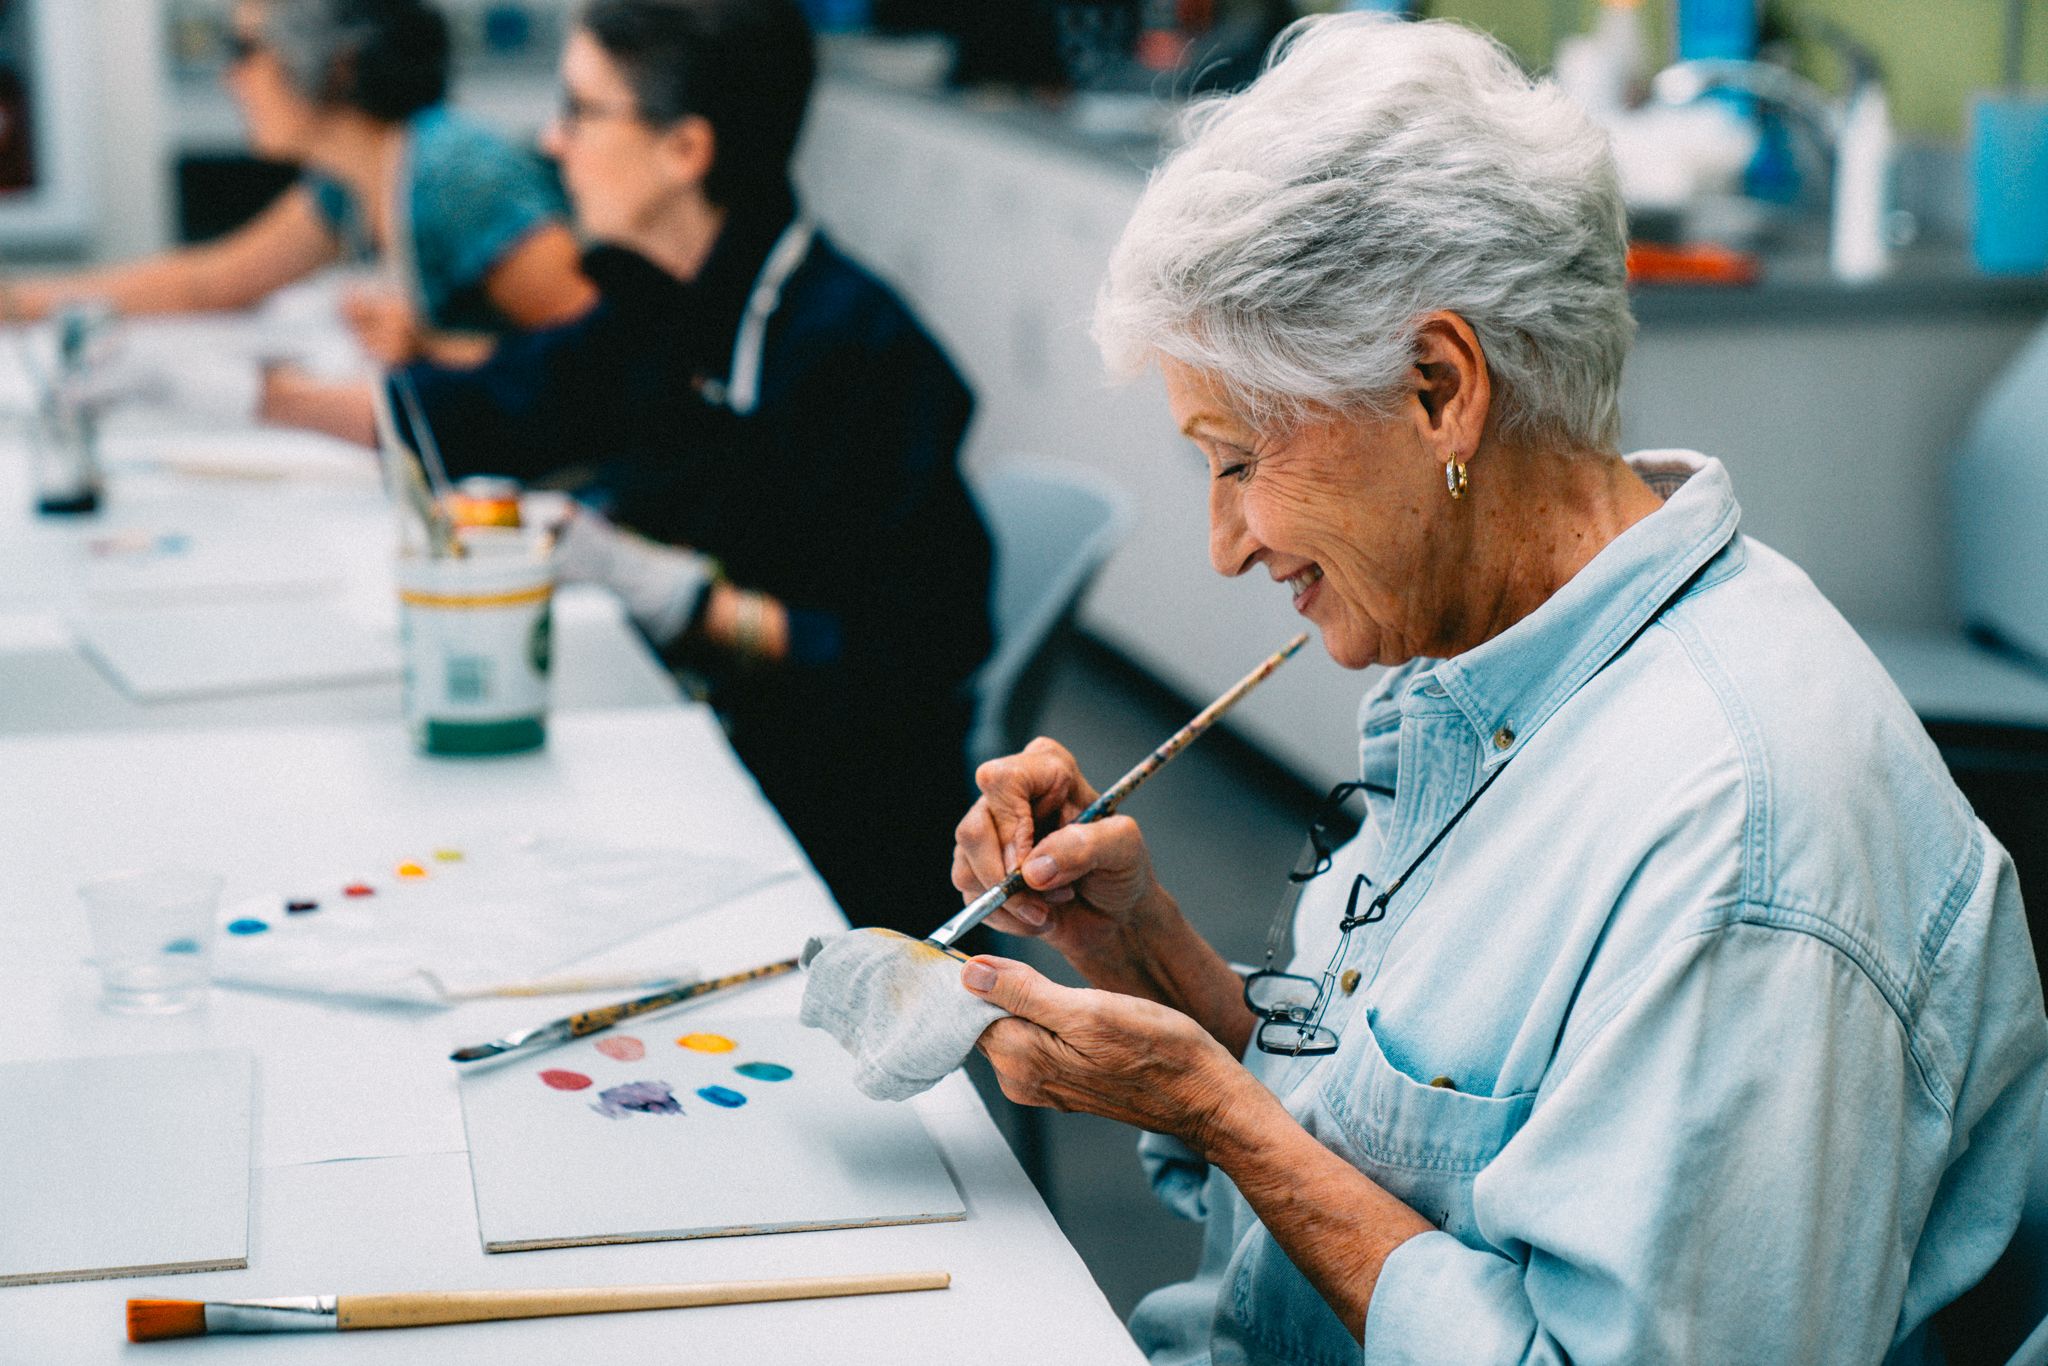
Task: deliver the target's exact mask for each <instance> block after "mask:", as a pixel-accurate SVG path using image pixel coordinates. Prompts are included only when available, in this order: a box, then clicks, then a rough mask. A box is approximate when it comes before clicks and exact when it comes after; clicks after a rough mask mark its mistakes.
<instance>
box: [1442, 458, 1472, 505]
mask: <svg viewBox="0 0 2048 1366" xmlns="http://www.w3.org/2000/svg"><path fill="white" fill-rule="evenodd" d="M1467 482H1468V481H1467V480H1466V478H1465V462H1464V461H1462V460H1460V459H1458V457H1457V456H1455V455H1454V456H1452V457H1451V458H1450V459H1449V460H1446V461H1444V488H1445V490H1446V491H1448V492H1449V493H1450V495H1451V501H1452V502H1456V501H1457V500H1458V499H1460V498H1463V497H1464V496H1465V485H1466V484H1467Z"/></svg>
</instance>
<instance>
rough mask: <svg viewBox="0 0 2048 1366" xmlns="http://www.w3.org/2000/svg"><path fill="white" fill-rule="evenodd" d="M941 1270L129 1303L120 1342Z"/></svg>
mask: <svg viewBox="0 0 2048 1366" xmlns="http://www.w3.org/2000/svg"><path fill="white" fill-rule="evenodd" d="M952 1283H953V1278H952V1276H951V1275H949V1274H948V1273H946V1272H944V1271H897V1272H888V1273H884V1274H882V1275H876V1276H800V1277H793V1278H791V1279H789V1280H780V1281H708V1282H704V1283H701V1284H697V1285H637V1286H634V1285H622V1286H592V1287H578V1288H574V1289H568V1290H430V1291H422V1292H416V1293H413V1294H402V1295H304V1296H299V1297H297V1298H292V1299H274V1300H215V1301H210V1302H209V1301H201V1300H130V1301H128V1340H129V1341H130V1342H155V1341H158V1340H160V1339H163V1338H196V1337H202V1336H206V1335H209V1334H213V1333H298V1332H335V1331H341V1332H347V1331H349V1330H351V1329H357V1328H420V1327H424V1326H426V1325H428V1324H435V1323H487V1322H490V1321H491V1320H494V1319H540V1318H552V1317H554V1316H555V1315H558V1314H612V1313H617V1312H619V1311H621V1310H628V1309H695V1308H699V1307H701V1306H704V1305H713V1304H760V1303H763V1302H765V1301H769V1300H815V1299H826V1298H830V1297H833V1296H839V1295H893V1294H896V1293H899V1292H901V1291H906V1290H944V1289H945V1288H946V1287H947V1286H949V1285H951V1284H952Z"/></svg>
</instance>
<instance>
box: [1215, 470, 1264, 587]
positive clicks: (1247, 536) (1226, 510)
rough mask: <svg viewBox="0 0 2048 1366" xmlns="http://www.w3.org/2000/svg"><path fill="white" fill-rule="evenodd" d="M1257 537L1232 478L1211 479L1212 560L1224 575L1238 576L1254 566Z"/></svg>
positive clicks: (1218, 571)
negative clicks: (1246, 519)
mask: <svg viewBox="0 0 2048 1366" xmlns="http://www.w3.org/2000/svg"><path fill="white" fill-rule="evenodd" d="M1258 548H1259V546H1258V540H1257V538H1255V537H1254V536H1253V535H1252V534H1251V528H1249V527H1247V526H1246V525H1245V520H1244V511H1243V508H1242V506H1241V505H1240V502H1239V499H1238V494H1237V482H1236V481H1235V480H1233V479H1211V480H1210V481H1209V563H1210V564H1211V565H1213V566H1215V569H1216V572H1217V573H1219V574H1221V575H1223V576H1224V577H1225V578H1236V577H1237V576H1238V575H1239V574H1242V573H1244V571H1245V570H1247V569H1249V568H1251V564H1252V555H1253V553H1254V552H1256V551H1257V550H1258Z"/></svg>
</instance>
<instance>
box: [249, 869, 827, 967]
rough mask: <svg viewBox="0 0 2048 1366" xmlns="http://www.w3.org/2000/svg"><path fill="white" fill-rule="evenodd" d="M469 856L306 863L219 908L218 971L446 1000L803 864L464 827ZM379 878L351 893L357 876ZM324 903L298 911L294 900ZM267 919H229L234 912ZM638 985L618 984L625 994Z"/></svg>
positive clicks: (693, 910) (559, 963) (713, 902)
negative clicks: (483, 834)
mask: <svg viewBox="0 0 2048 1366" xmlns="http://www.w3.org/2000/svg"><path fill="white" fill-rule="evenodd" d="M462 850H463V857H462V859H461V861H460V862H454V863H442V862H437V861H435V860H434V859H432V858H431V856H430V855H429V853H428V851H427V850H425V849H420V850H416V851H414V852H413V853H412V854H411V855H410V857H412V858H415V859H418V860H419V862H418V863H416V864H415V865H414V866H415V867H416V868H418V870H419V871H420V872H421V873H422V874H424V876H420V877H415V878H407V877H401V876H397V875H395V874H394V873H392V872H391V870H392V868H393V866H394V864H395V863H397V862H398V859H395V858H394V859H381V858H380V859H366V860H364V861H363V863H364V865H367V866H368V868H369V869H370V870H371V871H370V873H369V874H368V875H366V874H365V872H364V868H363V865H358V866H357V867H356V868H355V869H349V868H334V869H329V870H324V871H321V872H317V873H316V872H314V871H313V870H310V869H309V870H308V874H307V876H306V877H305V879H304V881H303V882H302V883H301V884H300V885H299V886H296V887H280V888H278V889H276V891H275V892H274V893H270V894H266V895H263V896H258V897H252V898H248V899H245V900H242V901H238V902H236V903H235V904H233V905H231V906H229V907H228V908H227V909H226V910H224V911H223V912H222V913H221V916H220V924H221V927H222V931H223V932H222V933H221V934H220V935H219V936H218V937H217V938H216V940H215V943H214V950H213V977H214V980H215V981H217V982H223V983H227V984H230V985H234V986H245V987H263V988H266V989H269V990H275V991H295V992H307V993H312V994H316V995H323V996H339V997H352V998H358V999H363V1000H374V1001H399V1002H404V1003H406V1004H409V1005H428V1006H438V1005H447V1004H451V1003H452V1002H454V1001H456V1000H460V999H463V998H464V996H465V994H466V993H469V992H474V991H479V990H482V989H485V988H493V987H507V986H517V985H522V984H526V983H530V982H532V981H534V980H536V979H539V978H543V977H549V976H555V975H560V974H559V973H558V970H559V969H561V968H563V966H564V965H566V964H569V963H573V962H575V961H577V960H578V959H581V958H587V957H589V956H590V955H592V954H594V953H597V952H599V951H600V950H602V949H605V948H609V947H610V946H612V945H614V944H617V943H620V942H623V941H624V940H627V939H631V938H633V937H634V936H636V935H640V934H644V933H646V932H647V931H648V930H651V929H653V928H654V927H656V926H657V925H667V924H671V923H673V922H675V921H678V920H684V919H687V918H688V917H690V916H693V915H696V914H698V913H700V912H702V911H707V910H710V909H711V908H712V907H713V906H717V905H722V904H723V903H725V902H727V901H731V900H732V899H733V898H735V897H737V896H741V895H743V894H744V893H746V892H749V891H752V890H753V889H755V888H757V887H763V886H766V885H767V884H769V883H771V882H775V881H778V880H780V879H782V878H786V877H793V876H795V874H796V868H795V866H794V865H793V864H789V863H783V864H780V865H776V864H769V863H755V862H750V861H747V860H743V859H737V858H731V857H723V856H719V855H713V854H706V853H703V852H700V851H697V850H693V849H688V848H682V847H674V846H669V847H663V846H646V845H626V844H616V843H608V842H601V841H597V840H591V839H578V838H570V837H567V836H561V835H552V836H534V835H529V836H525V837H522V838H518V839H510V840H491V839H488V838H476V839H471V840H465V841H464V842H463V845H462ZM356 884H360V885H365V886H368V887H370V888H371V894H370V895H368V896H360V897H356V896H348V895H346V894H345V893H344V891H343V889H344V888H345V887H348V886H350V885H356ZM309 899H310V900H313V901H314V902H315V903H316V904H317V906H318V907H319V909H317V910H314V911H307V912H301V913H296V914H294V913H292V912H289V911H287V910H286V906H287V905H288V904H289V903H290V902H291V901H294V900H297V901H301V902H303V901H305V900H309ZM243 921H253V922H256V923H260V924H262V925H263V926H265V927H266V928H264V929H263V930H261V931H260V932H257V933H253V934H236V933H230V932H227V927H229V926H231V925H234V924H236V923H237V922H243ZM633 994H635V993H633V992H631V991H621V992H620V993H619V995H620V996H621V997H622V998H623V997H625V996H630V995H633Z"/></svg>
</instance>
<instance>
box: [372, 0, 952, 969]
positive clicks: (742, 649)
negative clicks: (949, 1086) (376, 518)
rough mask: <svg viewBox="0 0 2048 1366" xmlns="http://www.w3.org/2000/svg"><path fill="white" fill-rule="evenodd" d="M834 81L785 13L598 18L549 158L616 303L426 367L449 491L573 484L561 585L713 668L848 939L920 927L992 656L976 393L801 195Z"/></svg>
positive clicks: (762, 776) (603, 297)
mask: <svg viewBox="0 0 2048 1366" xmlns="http://www.w3.org/2000/svg"><path fill="white" fill-rule="evenodd" d="M812 69H813V64H812V51H811V35H810V31H809V28H808V27H807V25H806V24H805V22H804V19H803V17H802V15H801V13H800V12H799V10H798V9H797V7H796V5H795V3H794V0H594V3H592V4H590V5H589V6H588V7H587V8H586V9H585V11H584V13H583V15H582V17H581V21H580V23H579V25H578V27H577V28H576V30H575V32H574V33H573V35H572V36H571V38H570V40H569V43H568V46H567V48H566V49H565V51H564V55H563V62H562V73H563V81H564V85H565V87H566V89H565V95H564V104H563V108H562V111H561V113H560V115H559V116H558V117H557V119H556V121H555V124H554V126H553V127H552V128H551V130H550V132H549V134H548V140H547V144H546V146H547V150H548V151H549V152H550V154H551V155H553V156H555V157H556V158H557V160H559V162H560V163H561V168H562V179H563V183H564V185H565V186H566V187H567V188H568V191H569V194H570V197H571V199H572V200H573V201H574V203H575V206H576V210H577V217H578V220H579V224H580V226H581V227H582V229H583V231H584V233H585V234H586V236H587V237H588V238H589V239H591V240H592V241H594V242H595V243H597V244H598V245H596V246H595V247H593V249H592V250H591V251H590V252H589V253H588V254H587V255H586V257H585V262H584V266H585V270H586V273H587V274H588V275H589V277H590V279H591V280H592V281H593V282H594V283H595V284H596V285H597V287H598V291H599V295H600V303H599V304H598V306H597V308H596V309H595V310H594V311H592V312H591V313H590V314H589V315H588V316H586V317H585V318H583V319H581V320H579V321H577V322H574V323H571V324H568V325H566V326H563V327H558V328H553V329H549V330H547V331H542V332H536V333H531V334H528V335H525V336H520V337H513V338H510V339H508V340H506V341H505V342H504V343H503V344H501V345H500V347H499V348H498V351H497V353H496V354H495V355H494V356H493V357H492V358H491V360H490V361H489V362H487V363H486V364H485V365H483V366H482V367H480V368H477V369H473V370H455V369H445V368H437V367H434V366H428V365H422V366H415V367H413V368H412V369H411V370H409V371H408V372H407V374H408V375H409V377H410V378H411V380H412V382H413V383H414V384H415V385H416V386H417V389H418V392H419V395H420V399H421V402H422V404H423V407H424V410H425V413H426V416H427V420H428V423H429V425H430V426H431V427H432V429H433V434H434V436H435V437H436V438H437V440H438V443H439V445H440V447H441V450H442V453H443V455H444V457H445V458H446V460H447V462H448V464H449V465H450V467H451V471H452V472H453V473H457V474H461V473H468V472H477V473H493V474H509V475H514V476H517V477H519V478H522V479H527V480H537V479H543V478H548V477H559V476H560V475H561V473H562V472H563V471H564V470H566V469H571V468H573V469H576V470H577V471H578V473H577V475H576V478H575V483H576V487H577V490H578V497H579V498H580V499H581V500H582V501H584V502H585V503H586V504H589V505H591V506H594V507H596V508H599V509H601V511H602V513H603V515H602V516H598V515H591V514H588V513H585V514H579V515H577V516H576V517H575V518H574V519H572V521H571V523H570V525H569V527H568V528H567V530H566V532H565V534H564V538H563V544H562V563H563V568H564V573H565V577H570V578H586V579H594V580H597V581H601V582H605V583H608V584H610V585H611V586H612V587H614V588H616V589H617V590H618V591H619V592H620V593H621V595H622V596H623V597H624V599H625V600H626V603H627V606H628V609H629V610H630V611H631V613H632V615H633V617H634V619H635V621H636V622H638V623H639V624H640V625H641V627H642V629H643V630H644V631H646V633H647V634H648V636H649V637H650V639H652V640H653V641H654V643H655V644H656V646H657V647H658V648H660V649H661V650H663V652H664V653H665V654H666V655H667V657H668V658H669V659H670V660H671V661H672V662H674V663H677V664H679V665H682V666H685V667H687V668H689V669H690V670H691V671H692V672H694V673H695V674H697V675H698V676H699V677H700V678H702V679H703V680H705V682H706V683H707V685H708V695H709V699H710V701H711V702H712V703H713V704H714V705H715V706H716V707H717V708H718V710H719V712H720V713H721V714H722V715H723V716H724V718H725V720H726V722H727V725H728V729H729V732H730V734H731V737H732V742H733V745H734V747H735V748H736V749H737V750H738V751H739V754H740V757H741V758H742V759H743V760H745V762H746V763H747V765H748V767H749V768H750V769H752V770H753V773H754V775H755V777H756V778H757V779H758V780H759V782H760V784H761V786H762V788H763V790H764V791H765V792H766V793H767V795H768V797H769V799H770V800H771V801H773V802H774V803H775V805H776V807H777V809H778V810H780V811H781V813H782V816H783V819H784V820H785V821H787V822H788V824H789V826H790V829H791V830H792V831H793V832H794V833H795V835H796V837H797V839H798V841H799V842H800V843H802V844H803V846H804V849H805V851H806V852H807V853H808V854H809V855H810V857H811V860H812V862H813V863H814V864H815V865H816V866H817V868H818V871H819V872H820V873H821V874H823V876H824V878H825V880H826V881H827V882H828V883H829V884H830V885H831V887H832V890H833V892H834V894H835V895H836V896H837V897H838V899H839V901H840V904H841V906H842V907H843V908H844V909H845V911H846V913H847V915H848V916H849V917H850V918H851V919H852V920H853V922H854V923H855V924H892V923H893V924H897V925H898V926H899V927H901V928H903V929H905V930H908V931H911V932H914V933H919V934H922V933H924V932H925V931H926V930H928V929H929V928H930V927H931V925H932V924H935V923H937V921H938V920H940V919H943V918H944V915H945V913H946V912H947V910H948V909H949V908H948V906H947V902H948V901H949V900H951V899H952V898H951V897H950V896H949V890H950V889H949V888H948V887H947V886H946V881H945V879H946V869H947V868H948V867H949V863H950V858H951V849H952V826H953V822H954V820H955V819H956V818H957V816H958V814H959V810H960V808H961V806H962V805H963V794H964V792H965V783H966V764H965V757H964V746H965V740H966V734H967V729H968V725H969V721H970V719H971V710H972V698H971V694H970V691H969V680H970V678H971V676H972V674H973V672H974V670H975V669H976V668H977V667H978V666H979V664H980V663H981V660H982V658H983V657H984V655H986V654H987V652H988V648H989V626H988V609H987V600H988V585H989V568H990V548H989V541H988V536H987V533H986V531H985V529H984V527H983V525H982V522H981V519H980V516H979V514H978V513H977V511H976V509H975V507H974V504H973V501H972V499H971V498H970V496H969V495H968V492H967V490H966V488H965V486H964V485H963V484H962V482H961V479H960V474H959V470H958V466H957V454H958V449H959V445H960V441H961V438H962V436H963V434H964V432H965V430H966V426H967V421H968V417H969V414H970V411H971V409H972V399H971V396H970V395H969V393H968V391H967V388H966V386H965V385H964V384H963V383H962V381H961V379H960V377H959V375H958V374H956V373H955V371H954V369H953V367H952V366H951V364H950V363H949V362H948V361H947V359H946V357H945V355H944V354H943V353H942V352H941V351H940V350H939V348H938V347H937V345H936V344H934V342H933V341H932V339H931V338H930V337H929V336H928V335H927V334H926V333H925V331H924V330H923V328H922V327H921V326H919V324H918V322H917V320H916V319H915V318H914V317H912V316H911V314H910V313H909V311H908V310H907V309H906V308H905V307H904V306H903V304H902V303H901V302H900V301H899V300H898V299H897V298H896V297H895V296H894V295H893V294H892V293H891V292H890V291H889V290H888V289H887V288H886V287H885V286H883V285H882V284H881V283H880V282H879V281H877V280H876V279H875V278H874V277H873V276H871V275H869V274H868V273H867V272H866V271H865V270H863V269H862V268H861V267H860V266H858V265H857V264H855V263H854V262H852V261H851V260H849V259H848V258H847V257H845V256H844V255H842V254H841V253H840V252H838V251H837V250H836V249H834V248H833V246H832V244H831V243H830V242H829V241H827V240H826V239H825V238H824V236H823V235H822V234H821V233H819V232H818V230H817V228H816V226H815V225H814V224H812V223H811V222H810V221H809V220H808V219H807V218H806V217H805V216H804V215H803V214H802V212H801V210H800V208H799V206H798V205H797V202H796V200H795V198H794V196H793V195H792V194H791V192H790V189H789V182H788V161H789V156H790V152H791V150H792V148H793V147H794V145H795V142H796V135H797V131H798V128H799V126H800V125H801V123H802V118H803V111H804V106H805V103H806V101H807V98H808V95H809V91H810V85H811V78H812ZM396 407H397V409H398V410H399V411H401V412H402V411H403V405H402V404H400V405H396ZM625 528H631V531H627V530H625Z"/></svg>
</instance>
